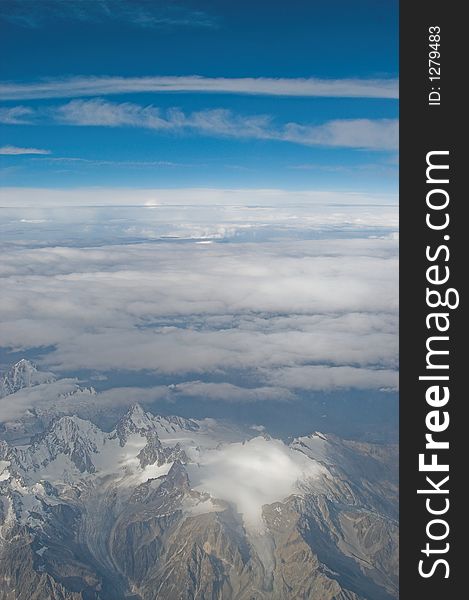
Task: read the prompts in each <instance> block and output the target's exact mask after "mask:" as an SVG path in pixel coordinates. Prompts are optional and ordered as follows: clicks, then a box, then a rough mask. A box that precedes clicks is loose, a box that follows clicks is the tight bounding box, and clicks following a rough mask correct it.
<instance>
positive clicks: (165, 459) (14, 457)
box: [0, 361, 398, 600]
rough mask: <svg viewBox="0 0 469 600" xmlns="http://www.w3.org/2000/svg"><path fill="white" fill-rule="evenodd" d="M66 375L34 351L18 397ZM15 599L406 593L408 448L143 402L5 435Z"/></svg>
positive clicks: (327, 597)
mask: <svg viewBox="0 0 469 600" xmlns="http://www.w3.org/2000/svg"><path fill="white" fill-rule="evenodd" d="M53 384H54V378H53V376H52V375H51V374H44V373H42V374H41V373H40V371H38V370H37V369H36V368H35V367H34V366H33V365H31V363H29V362H28V361H20V362H19V363H17V364H16V365H14V367H13V368H12V369H10V370H9V371H8V373H7V374H6V375H5V377H4V378H3V380H2V382H1V384H0V389H1V390H2V395H3V399H2V400H1V402H2V403H4V402H8V401H9V400H10V401H12V400H14V396H15V393H16V392H17V391H18V390H21V389H24V388H25V387H34V386H47V385H53ZM0 496H1V502H0V600H13V599H18V600H19V599H20V598H21V599H26V598H27V599H30V600H49V599H54V600H124V599H131V600H156V599H161V600H179V599H180V600H186V599H187V600H189V599H191V600H192V599H194V600H195V599H199V600H209V599H210V600H262V599H265V600H267V599H271V600H284V599H287V598H288V599H290V598H291V599H314V600H392V599H396V598H397V597H398V579H397V577H398V522H397V519H398V515H397V506H398V501H397V448H396V446H394V445H376V444H368V443H363V442H354V441H350V440H343V439H339V438H338V437H335V436H332V435H329V434H327V435H324V434H322V433H319V432H312V433H311V434H310V435H308V436H303V437H298V438H295V439H289V440H280V439H275V438H272V437H271V436H269V434H268V433H267V432H266V431H265V430H262V428H261V427H256V428H253V429H251V430H241V429H240V428H238V427H236V426H232V425H230V424H229V423H222V422H219V421H215V420H214V419H209V418H207V419H201V420H200V419H199V420H196V419H187V418H182V417H177V416H161V415H154V414H151V413H150V412H148V411H146V410H144V409H143V408H142V407H141V406H140V405H139V404H133V405H132V406H131V407H130V408H129V409H128V411H127V412H126V413H125V414H124V415H123V416H122V417H121V418H119V420H118V421H117V422H116V423H115V425H114V427H113V428H112V429H111V430H109V431H105V430H103V429H102V428H100V427H99V426H98V425H97V424H96V423H93V422H92V421H91V420H86V419H82V418H80V417H78V416H76V415H74V414H68V415H63V414H59V413H57V414H56V415H50V418H49V420H48V422H47V423H45V425H44V428H43V430H42V431H40V432H37V433H35V434H34V435H32V436H31V438H30V439H29V440H28V441H27V443H21V444H17V443H12V442H11V441H5V439H4V440H3V441H0Z"/></svg>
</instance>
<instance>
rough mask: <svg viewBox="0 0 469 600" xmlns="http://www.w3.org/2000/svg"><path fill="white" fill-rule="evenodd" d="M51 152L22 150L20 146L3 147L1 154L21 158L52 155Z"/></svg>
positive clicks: (33, 149) (34, 149)
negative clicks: (26, 155) (33, 155)
mask: <svg viewBox="0 0 469 600" xmlns="http://www.w3.org/2000/svg"><path fill="white" fill-rule="evenodd" d="M50 153H51V152H50V150H43V149H42V148H20V147H18V146H2V147H0V154H1V155H4V156H19V155H21V154H50Z"/></svg>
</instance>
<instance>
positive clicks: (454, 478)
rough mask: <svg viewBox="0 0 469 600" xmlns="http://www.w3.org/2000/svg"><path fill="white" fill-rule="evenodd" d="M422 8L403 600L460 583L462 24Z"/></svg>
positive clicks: (416, 77)
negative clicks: (458, 509)
mask: <svg viewBox="0 0 469 600" xmlns="http://www.w3.org/2000/svg"><path fill="white" fill-rule="evenodd" d="M420 8H421V10H419V7H417V6H416V5H415V3H409V2H408V3H404V2H403V3H401V16H400V19H401V54H400V127H401V130H400V157H401V163H400V164H401V167H400V168H401V174H400V207H401V208H400V211H401V212H400V215H401V218H400V221H401V245H400V256H401V261H400V264H401V267H400V269H401V271H400V273H401V278H400V300H401V304H400V311H401V312H400V315H401V317H400V323H401V330H400V331H401V333H400V346H401V348H400V357H401V365H400V379H401V413H400V423H401V427H400V436H401V437H400V441H401V454H400V456H401V471H400V472H401V475H400V482H401V486H400V509H401V510H400V518H401V527H400V531H401V559H400V573H401V597H402V598H417V597H419V598H420V597H422V598H426V600H432V599H433V598H435V599H437V598H438V599H440V598H453V597H456V595H455V592H456V585H457V584H458V583H462V582H461V575H462V574H461V565H462V560H463V557H462V554H461V548H462V533H461V530H462V527H463V522H461V521H459V522H458V520H457V518H456V510H457V507H458V505H461V504H462V497H463V496H462V493H461V487H460V486H461V481H462V474H461V471H459V470H458V467H457V463H456V458H457V456H458V455H459V454H462V452H463V448H462V444H463V442H462V437H463V435H464V433H463V431H462V427H463V425H462V414H461V413H462V405H463V402H464V400H465V399H464V396H463V395H462V389H463V386H462V379H463V370H464V367H463V360H464V355H465V352H466V351H465V349H464V346H463V343H464V342H463V336H464V333H463V315H462V309H463V303H464V299H465V294H464V293H463V289H462V287H463V283H464V281H463V278H464V272H463V270H464V264H465V260H466V256H465V249H464V239H465V238H466V236H467V233H466V231H465V229H466V227H465V224H464V215H465V210H464V204H465V197H464V195H463V194H462V192H461V191H460V183H461V179H462V177H463V176H464V175H463V165H462V161H463V160H464V153H465V151H464V149H463V147H462V143H461V140H459V142H458V139H457V138H458V137H459V136H460V132H461V131H462V129H463V127H464V125H465V122H464V121H463V119H462V116H463V115H462V111H460V110H459V107H460V96H461V89H460V88H461V85H462V84H463V81H462V72H461V71H460V69H458V62H457V59H458V52H460V51H461V41H462V39H463V37H462V36H461V35H460V34H461V31H460V30H461V28H462V26H461V25H459V24H460V23H461V21H462V16H461V14H460V13H459V14H458V10H459V9H458V7H457V4H456V3H443V2H436V1H433V0H431V1H429V2H426V3H425V4H424V5H422V6H421V7H420ZM458 189H459V191H458ZM459 518H460V519H461V517H459Z"/></svg>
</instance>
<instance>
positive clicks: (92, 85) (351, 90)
mask: <svg viewBox="0 0 469 600" xmlns="http://www.w3.org/2000/svg"><path fill="white" fill-rule="evenodd" d="M139 92H142V93H148V92H156V93H162V92H188V93H194V92H199V93H224V94H252V95H268V96H304V97H337V98H390V99H397V98H398V93H399V89H398V81H397V80H396V79H317V78H297V79H293V78H292V79H286V78H269V77H243V78H226V77H201V76H196V75H192V76H184V77H180V76H172V77H73V78H69V79H62V80H48V81H40V82H33V83H0V99H2V100H20V99H41V98H74V97H75V98H76V97H83V96H96V95H99V96H106V95H111V94H135V93H139Z"/></svg>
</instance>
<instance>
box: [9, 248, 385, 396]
mask: <svg viewBox="0 0 469 600" xmlns="http://www.w3.org/2000/svg"><path fill="white" fill-rule="evenodd" d="M2 264H3V266H2V275H3V285H2V288H3V290H4V292H3V294H2V299H1V304H0V307H1V310H2V314H3V315H4V316H3V323H2V324H1V326H0V340H1V342H0V343H1V345H2V346H4V347H10V348H13V349H15V350H16V351H24V350H26V349H28V348H37V347H44V348H46V347H52V348H53V349H52V350H51V351H48V352H47V353H46V354H45V355H44V356H43V357H42V359H41V362H42V363H43V365H44V366H47V367H48V368H49V369H50V370H52V371H58V372H60V371H66V372H70V371H72V372H73V371H77V370H81V369H89V370H91V371H97V372H100V371H101V372H107V371H112V370H130V371H140V370H146V371H148V372H150V373H154V374H155V375H158V376H160V377H166V378H170V381H173V382H174V383H175V384H176V387H175V388H174V389H173V391H172V394H173V396H172V399H173V400H174V399H177V396H178V394H182V395H185V396H194V397H196V396H197V395H198V396H201V397H211V396H213V397H214V398H215V397H218V399H219V400H223V399H226V400H227V401H240V399H241V396H242V391H240V389H237V386H236V385H233V381H232V379H233V374H234V373H237V374H238V375H237V376H236V377H237V378H238V380H239V381H241V380H244V381H247V380H252V381H254V382H255V385H254V387H256V388H257V389H256V390H253V391H251V392H249V393H247V394H246V396H245V398H244V401H262V400H263V399H278V400H287V401H288V400H290V399H291V398H292V397H293V396H292V394H293V395H294V394H295V393H296V392H297V391H298V390H302V389H303V390H308V389H310V390H330V389H349V388H355V389H381V388H385V389H389V388H395V387H396V386H397V294H396V287H397V242H396V241H395V240H393V239H357V240H351V239H349V240H339V239H334V240H323V241H318V240H316V241H314V240H310V241H276V242H275V243H269V242H264V243H262V244H260V243H257V244H255V243H254V244H250V243H243V244H236V243H225V244H216V243H214V244H209V245H200V244H197V243H196V240H194V241H193V242H192V243H189V244H188V243H183V244H178V243H159V244H156V245H155V244H138V245H126V246H105V247H94V248H70V247H68V248H67V247H56V248H43V249H34V250H29V249H13V248H10V250H8V249H7V250H6V252H5V253H4V257H3V261H2ZM215 375H216V378H217V380H218V381H217V384H222V385H218V387H216V386H210V385H209V384H207V382H206V381H205V382H204V379H205V378H207V377H209V378H211V377H214V376H215ZM197 380H199V381H197Z"/></svg>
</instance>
